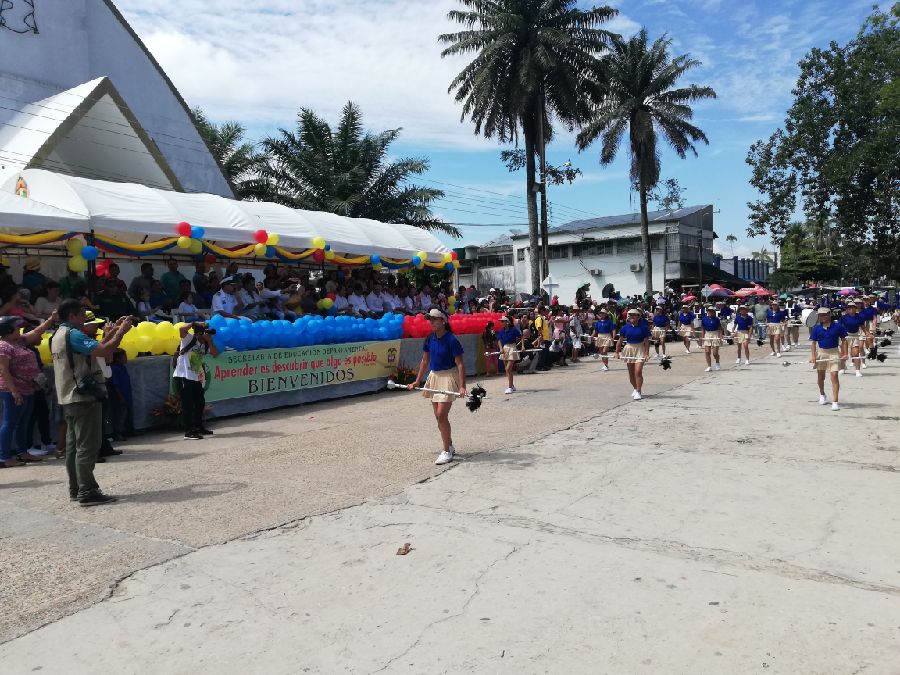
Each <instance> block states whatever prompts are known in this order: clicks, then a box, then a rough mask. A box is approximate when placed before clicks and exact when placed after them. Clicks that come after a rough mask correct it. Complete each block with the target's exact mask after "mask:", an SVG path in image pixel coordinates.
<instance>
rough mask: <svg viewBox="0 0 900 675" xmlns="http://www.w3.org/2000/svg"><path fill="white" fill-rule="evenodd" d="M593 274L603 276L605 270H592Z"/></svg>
mask: <svg viewBox="0 0 900 675" xmlns="http://www.w3.org/2000/svg"><path fill="white" fill-rule="evenodd" d="M591 274H592V275H593V276H595V277H602V276H603V270H591Z"/></svg>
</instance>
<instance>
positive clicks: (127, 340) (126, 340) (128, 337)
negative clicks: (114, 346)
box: [120, 326, 137, 347]
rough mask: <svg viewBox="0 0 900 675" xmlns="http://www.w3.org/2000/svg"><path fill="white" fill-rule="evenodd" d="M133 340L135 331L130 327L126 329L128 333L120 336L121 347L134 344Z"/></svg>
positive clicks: (135, 335)
mask: <svg viewBox="0 0 900 675" xmlns="http://www.w3.org/2000/svg"><path fill="white" fill-rule="evenodd" d="M135 339H137V329H136V328H135V327H134V326H132V327H131V328H129V329H128V332H127V333H125V335H124V336H122V342H121V343H120V344H121V345H122V346H123V347H124V346H125V345H129V344H134V341H135Z"/></svg>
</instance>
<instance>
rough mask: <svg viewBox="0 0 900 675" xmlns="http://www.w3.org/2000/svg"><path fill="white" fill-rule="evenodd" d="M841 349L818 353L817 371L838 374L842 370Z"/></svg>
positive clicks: (820, 349) (824, 350)
mask: <svg viewBox="0 0 900 675" xmlns="http://www.w3.org/2000/svg"><path fill="white" fill-rule="evenodd" d="M840 355H841V351H840V349H822V348H821V347H819V349H818V350H817V351H816V361H818V363H817V364H816V370H824V371H825V372H826V373H836V372H838V371H840V369H841V362H840Z"/></svg>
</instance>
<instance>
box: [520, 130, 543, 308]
mask: <svg viewBox="0 0 900 675" xmlns="http://www.w3.org/2000/svg"><path fill="white" fill-rule="evenodd" d="M522 126H523V135H524V136H525V176H526V180H525V184H526V195H525V198H526V200H527V204H528V246H529V249H530V250H529V251H528V253H529V257H528V259H529V261H530V264H531V292H532V294H533V295H537V294H538V293H539V292H540V289H541V258H540V256H541V248H540V245H539V244H538V210H537V195H535V192H534V187H535V180H534V176H535V162H534V129H533V128H531V125H530V124H529V123H528V122H527V121H526V122H525V123H524V124H523V125H522Z"/></svg>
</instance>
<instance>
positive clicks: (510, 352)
mask: <svg viewBox="0 0 900 675" xmlns="http://www.w3.org/2000/svg"><path fill="white" fill-rule="evenodd" d="M502 350H503V353H502V354H501V355H500V358H502V359H503V360H504V361H520V360H521V359H522V356H521V355H520V354H519V350H518V349H516V346H515V345H514V344H509V345H503V347H502Z"/></svg>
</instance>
